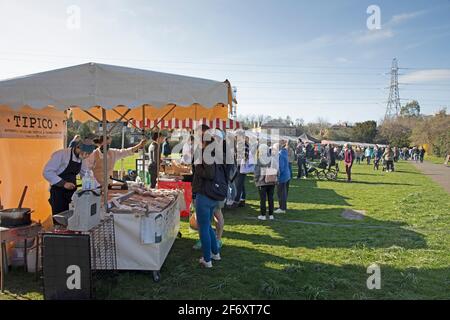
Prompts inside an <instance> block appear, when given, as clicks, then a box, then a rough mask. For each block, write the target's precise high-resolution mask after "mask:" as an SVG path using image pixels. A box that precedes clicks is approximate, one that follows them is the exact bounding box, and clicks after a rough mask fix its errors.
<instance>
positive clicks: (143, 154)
mask: <svg viewBox="0 0 450 320" xmlns="http://www.w3.org/2000/svg"><path fill="white" fill-rule="evenodd" d="M142 138H145V105H143V106H142ZM142 172H143V173H144V185H145V182H146V180H147V176H146V173H145V172H146V171H145V146H144V147H143V148H142Z"/></svg>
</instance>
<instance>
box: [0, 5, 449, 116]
mask: <svg viewBox="0 0 450 320" xmlns="http://www.w3.org/2000/svg"><path fill="white" fill-rule="evenodd" d="M70 5H76V6H77V7H78V8H79V9H80V10H81V11H80V20H79V21H80V25H79V26H80V28H78V29H70V28H68V27H67V21H68V19H69V18H70V14H68V13H67V8H68V7H69V6H70ZM369 5H378V6H379V7H380V10H381V29H380V30H374V31H370V30H368V28H367V25H366V21H367V19H368V18H369V14H368V13H367V12H366V10H367V8H368V6H369ZM0 30H1V31H0V32H1V35H2V37H1V39H2V40H1V41H0V78H2V79H3V78H9V77H14V76H20V75H24V74H30V73H34V72H39V71H43V70H49V69H53V68H59V67H64V66H68V65H75V64H80V63H85V62H88V61H95V62H101V63H110V64H117V65H123V66H129V67H136V68H144V69H150V70H156V71H162V72H170V73H178V74H185V75H190V76H196V77H202V78H209V79H215V80H221V81H222V80H225V79H229V80H230V81H231V82H232V84H233V85H234V86H237V88H238V101H239V105H238V114H241V115H242V114H268V115H271V116H272V117H278V116H283V117H284V116H286V115H290V116H291V118H293V119H296V118H303V119H304V120H305V121H307V122H308V121H314V120H316V119H317V118H318V117H321V118H325V119H327V120H328V121H330V122H338V121H351V122H355V121H362V120H366V119H373V120H379V119H381V118H382V117H383V116H384V113H385V105H386V100H387V97H388V91H387V90H386V89H385V87H387V86H388V85H389V75H387V74H386V73H387V72H389V68H390V64H391V61H392V59H393V58H394V57H396V58H397V59H398V60H399V66H400V67H403V68H406V69H402V70H401V71H400V72H401V76H400V82H401V83H404V84H403V85H402V86H401V87H400V96H401V98H403V99H405V100H402V103H405V102H406V101H407V100H408V99H417V100H418V101H419V102H420V104H421V106H422V110H423V112H424V113H433V112H435V111H437V110H438V109H439V107H441V106H447V107H450V1H448V0H441V1H438V0H434V1H432V0H430V1H425V0H424V1H406V0H396V1H375V0H371V1H364V0H339V1H336V0H330V1H297V0H296V1H288V0H285V1H283V0H279V1H268V0H263V1H261V0H259V1H256V0H245V1H242V0H241V1H235V0H229V1H215V0H209V1H208V0H199V1H196V0H190V1H188V0H185V1H168V0H166V1H162V0H161V1H159V0H157V1H117V0H115V1H77V0H71V1H57V0H55V1H39V2H37V1H26V0H22V1H12V0H8V1H6V0H0ZM449 109H450V108H449Z"/></svg>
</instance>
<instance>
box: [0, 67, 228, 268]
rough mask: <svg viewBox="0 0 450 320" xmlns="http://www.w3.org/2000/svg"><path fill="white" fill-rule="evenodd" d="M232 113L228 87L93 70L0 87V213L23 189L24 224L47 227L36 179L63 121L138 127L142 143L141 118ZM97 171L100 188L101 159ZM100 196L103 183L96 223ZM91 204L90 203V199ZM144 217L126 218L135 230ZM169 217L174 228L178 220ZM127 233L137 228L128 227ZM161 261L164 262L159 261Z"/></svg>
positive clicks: (43, 195) (57, 143) (106, 203)
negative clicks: (28, 220)
mask: <svg viewBox="0 0 450 320" xmlns="http://www.w3.org/2000/svg"><path fill="white" fill-rule="evenodd" d="M232 108H233V94H232V89H231V84H230V83H229V82H228V81H224V82H218V81H212V80H206V79H199V78H193V77H187V76H180V75H174V74H165V73H160V72H153V71H147V70H140V69H132V68H126V67H119V66H113V65H105V64H97V63H87V64H82V65H77V66H72V67H68V68H63V69H57V70H52V71H46V72H42V73H37V74H33V75H29V76H24V77H19V78H14V79H9V80H4V81H0V147H1V148H2V152H1V153H0V161H1V162H0V181H2V183H1V184H0V188H1V189H0V196H1V201H2V205H3V206H4V207H5V208H8V207H14V206H15V204H16V203H17V202H18V198H19V196H20V191H21V189H22V188H21V187H23V185H21V184H23V183H24V182H25V181H26V183H27V185H28V187H29V188H30V191H31V192H30V195H29V197H28V199H30V200H29V202H28V203H26V204H27V205H29V206H30V207H31V208H32V209H33V210H34V213H33V215H32V219H33V220H35V221H40V222H43V223H45V225H46V227H47V228H48V227H49V226H50V225H51V214H50V212H51V210H50V206H49V205H48V191H47V190H48V184H47V182H46V181H45V180H44V178H43V177H42V169H43V167H44V165H45V162H46V161H47V160H48V159H49V158H50V156H51V154H52V153H53V152H54V151H56V150H58V149H60V148H62V147H63V143H64V136H65V134H66V125H67V123H66V118H67V117H72V118H73V119H74V120H78V121H81V122H85V121H88V120H94V121H97V122H99V123H102V128H107V127H108V126H107V125H108V123H112V122H121V121H127V122H132V121H141V122H142V123H143V124H144V125H143V126H142V128H141V129H142V134H143V135H144V134H145V131H146V130H148V129H152V128H151V127H150V124H149V125H148V126H147V125H146V119H148V118H155V119H160V120H159V121H162V120H164V119H166V117H169V118H168V119H208V120H213V119H222V120H226V119H228V115H229V114H230V113H232V112H233V111H234V110H233V109H232ZM111 130H112V129H110V131H111ZM107 135H108V132H107V130H106V129H105V130H103V138H104V139H103V141H104V145H103V147H104V150H106V149H107V145H106V144H107V139H106V137H107ZM103 168H104V181H107V180H108V178H109V177H108V173H107V168H108V157H103ZM144 170H145V169H144ZM108 192H109V191H108V185H107V184H106V183H105V185H104V186H102V203H101V207H102V208H101V209H100V208H97V210H99V211H103V212H102V215H103V218H105V217H106V216H108V215H111V213H110V212H109V211H110V208H111V207H112V204H111V197H108ZM91 197H92V198H95V196H94V195H92V196H91ZM95 201H98V199H95ZM175 202H177V201H175ZM177 203H178V202H177ZM181 203H182V202H181ZM169 207H170V208H173V207H171V206H170V205H169ZM165 209H167V208H165ZM166 211H167V210H166ZM73 214H74V215H75V214H79V215H86V214H87V213H86V212H77V210H76V208H75V210H74V212H73ZM146 214H148V212H147V213H145V214H143V213H142V212H141V214H139V212H138V211H133V214H132V215H133V216H134V217H137V218H136V221H135V226H139V225H140V226H142V221H144V220H145V219H144V217H145V216H146ZM93 216H94V215H93ZM172 216H173V219H178V220H179V214H178V215H172ZM176 217H177V218H176ZM178 222H179V221H178ZM168 224H169V225H171V226H172V227H173V228H175V229H176V228H178V226H179V223H177V221H172V222H171V223H168ZM132 229H133V228H128V229H127V230H132ZM175 229H174V230H167V234H170V237H165V241H166V243H165V245H164V247H165V249H166V250H169V249H170V247H171V245H172V243H173V241H174V239H175V236H174V234H176V232H175ZM133 230H134V231H136V230H139V228H138V229H136V227H134V229H133ZM143 234H145V233H142V234H140V235H136V234H134V235H132V236H133V237H134V238H133V239H134V242H129V243H128V245H130V246H133V245H134V246H136V248H139V246H140V245H141V244H142V243H141V242H139V241H143V240H142V236H143ZM122 238H123V237H122ZM163 238H164V236H163ZM138 242H139V243H138ZM120 245H121V244H118V245H117V246H120ZM162 256H164V258H165V255H164V254H162ZM143 269H145V267H144V266H143Z"/></svg>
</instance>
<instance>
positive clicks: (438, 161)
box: [425, 154, 445, 164]
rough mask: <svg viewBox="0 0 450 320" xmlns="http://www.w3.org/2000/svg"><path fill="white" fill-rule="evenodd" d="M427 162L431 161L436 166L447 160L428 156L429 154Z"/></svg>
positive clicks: (426, 156)
mask: <svg viewBox="0 0 450 320" xmlns="http://www.w3.org/2000/svg"><path fill="white" fill-rule="evenodd" d="M425 160H426V161H430V162H432V163H435V164H443V163H444V161H445V159H444V158H443V157H437V156H433V155H428V154H426V155H425Z"/></svg>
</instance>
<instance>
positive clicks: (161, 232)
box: [110, 188, 185, 282]
mask: <svg viewBox="0 0 450 320" xmlns="http://www.w3.org/2000/svg"><path fill="white" fill-rule="evenodd" d="M136 192H140V194H139V193H136ZM115 194H116V197H114V198H112V199H111V201H110V204H111V206H112V208H111V210H110V213H111V214H113V216H114V230H115V240H116V253H117V269H118V270H141V271H152V272H153V280H154V281H155V282H157V281H159V280H160V270H161V267H162V265H163V264H164V261H165V259H166V258H167V255H168V253H169V251H170V249H171V248H172V245H173V243H174V241H175V239H176V238H177V236H180V233H179V230H180V210H184V209H185V208H184V207H185V200H184V196H183V193H182V192H181V191H180V190H178V191H176V190H170V191H169V190H154V189H150V190H148V191H143V190H142V191H140V189H139V188H138V189H134V190H131V191H130V192H128V193H124V192H116V193H115ZM158 194H159V195H162V196H163V197H164V194H167V197H171V201H170V203H168V204H167V205H165V204H164V205H162V206H161V207H160V209H157V208H153V207H152V204H151V201H152V200H148V201H150V204H149V203H146V199H145V197H146V196H148V197H149V198H150V199H151V198H152V196H157V195H158ZM150 195H152V196H150ZM156 199H157V198H156ZM153 201H154V200H153ZM159 202H162V198H160V199H159ZM149 208H150V209H149ZM143 209H144V210H143Z"/></svg>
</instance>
